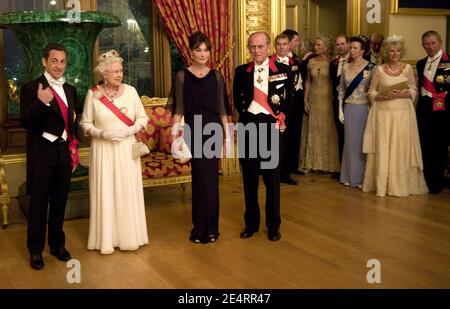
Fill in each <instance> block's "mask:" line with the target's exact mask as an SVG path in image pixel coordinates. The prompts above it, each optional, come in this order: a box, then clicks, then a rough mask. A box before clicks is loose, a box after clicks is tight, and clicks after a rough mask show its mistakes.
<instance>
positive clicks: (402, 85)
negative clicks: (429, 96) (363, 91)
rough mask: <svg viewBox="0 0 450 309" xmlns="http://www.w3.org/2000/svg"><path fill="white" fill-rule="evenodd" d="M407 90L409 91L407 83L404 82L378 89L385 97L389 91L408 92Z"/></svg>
mask: <svg viewBox="0 0 450 309" xmlns="http://www.w3.org/2000/svg"><path fill="white" fill-rule="evenodd" d="M408 89H409V85H408V82H407V81H404V82H401V83H397V84H394V85H390V86H386V87H380V93H381V94H382V95H386V94H387V93H388V92H389V91H392V90H408Z"/></svg>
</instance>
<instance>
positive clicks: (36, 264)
mask: <svg viewBox="0 0 450 309" xmlns="http://www.w3.org/2000/svg"><path fill="white" fill-rule="evenodd" d="M30 266H31V268H33V269H36V270H41V269H42V268H44V259H43V258H42V254H40V253H38V254H32V255H31V256H30Z"/></svg>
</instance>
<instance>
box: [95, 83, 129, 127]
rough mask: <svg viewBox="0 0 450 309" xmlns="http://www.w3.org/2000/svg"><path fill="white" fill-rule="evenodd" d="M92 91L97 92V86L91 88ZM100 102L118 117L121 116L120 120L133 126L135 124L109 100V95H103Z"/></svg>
mask: <svg viewBox="0 0 450 309" xmlns="http://www.w3.org/2000/svg"><path fill="white" fill-rule="evenodd" d="M91 90H92V92H96V91H98V89H97V87H93V88H91ZM99 100H100V102H102V103H103V104H104V105H105V106H106V107H107V108H108V109H109V110H110V111H111V112H112V113H113V114H114V115H116V116H117V118H119V119H120V120H122V122H123V123H125V124H126V125H127V126H129V127H131V126H132V125H134V121H133V120H131V119H130V118H128V117H127V116H126V115H125V114H122V112H121V111H120V109H119V108H118V107H117V106H115V105H114V104H113V103H112V102H111V101H110V100H108V98H107V97H105V96H104V95H102V96H101V97H100V98H99Z"/></svg>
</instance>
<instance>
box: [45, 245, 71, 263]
mask: <svg viewBox="0 0 450 309" xmlns="http://www.w3.org/2000/svg"><path fill="white" fill-rule="evenodd" d="M50 254H51V255H53V256H55V257H56V258H57V259H58V260H60V261H63V262H67V261H70V260H71V259H72V256H70V253H69V251H67V249H66V248H64V247H60V248H57V249H50Z"/></svg>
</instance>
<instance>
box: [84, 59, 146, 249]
mask: <svg viewBox="0 0 450 309" xmlns="http://www.w3.org/2000/svg"><path fill="white" fill-rule="evenodd" d="M95 71H96V72H97V73H99V74H101V75H102V76H103V79H104V83H103V84H101V85H98V86H96V87H94V88H92V89H90V90H89V91H88V94H87V96H86V101H85V103H84V110H83V116H82V118H81V121H80V125H81V127H82V129H83V131H84V132H85V134H86V135H90V136H91V138H92V139H91V149H90V160H89V166H90V169H89V193H90V204H91V215H90V222H89V239H88V246H87V248H88V249H89V250H94V249H97V250H100V252H101V253H102V254H109V253H112V252H114V248H116V247H118V248H119V249H120V250H136V249H138V248H139V246H142V245H144V244H147V243H148V236H147V223H146V219H145V205H144V193H143V187H142V174H141V160H140V158H137V159H133V158H132V150H131V149H132V144H134V143H135V142H136V139H135V137H134V134H135V133H137V132H138V131H139V130H140V129H142V128H144V127H145V126H146V124H147V121H148V118H147V116H146V114H145V110H144V107H143V106H142V103H141V100H140V98H139V95H138V93H137V91H136V89H135V88H133V87H131V86H129V85H125V84H123V83H122V79H123V68H122V58H120V57H119V55H118V53H117V52H116V51H110V52H108V53H104V54H102V55H101V56H100V58H99V63H98V65H97V67H96V68H95ZM105 100H107V101H105ZM108 101H109V102H110V103H111V104H112V105H113V106H112V107H111V108H112V109H110V108H108V107H107V105H106V104H104V102H106V103H108ZM114 107H115V108H116V109H117V110H116V112H117V114H115V113H114V112H113V110H114ZM120 113H121V114H123V115H124V116H126V117H128V118H129V119H130V123H129V124H128V125H127V124H125V122H124V121H122V120H121V119H119V117H118V116H117V115H120ZM133 123H134V124H133ZM131 124H132V125H131Z"/></svg>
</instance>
